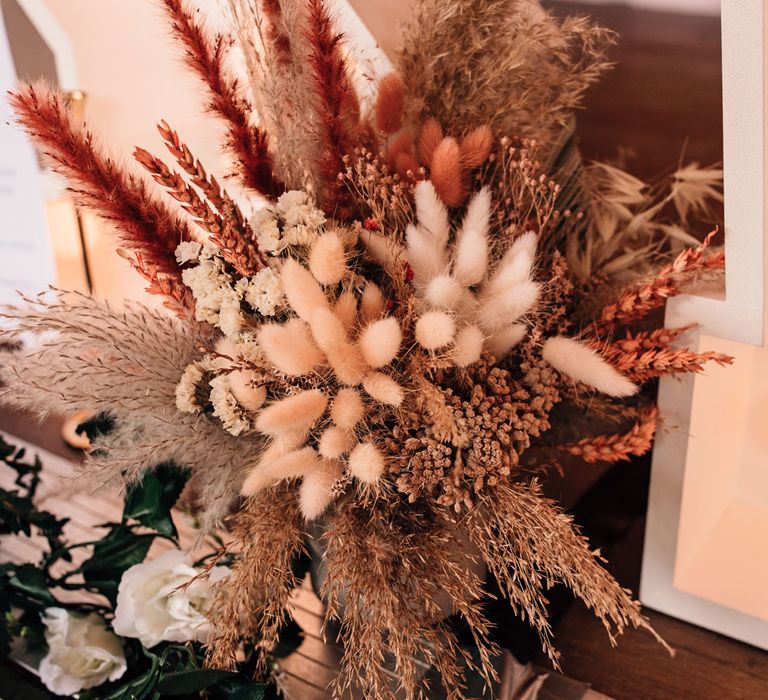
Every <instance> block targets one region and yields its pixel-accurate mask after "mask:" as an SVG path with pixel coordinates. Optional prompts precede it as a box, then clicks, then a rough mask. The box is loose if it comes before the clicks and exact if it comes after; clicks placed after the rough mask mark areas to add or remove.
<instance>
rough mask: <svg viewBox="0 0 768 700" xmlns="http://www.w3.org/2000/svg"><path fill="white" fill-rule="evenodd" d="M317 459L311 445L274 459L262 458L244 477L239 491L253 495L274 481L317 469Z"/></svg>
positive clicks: (244, 494)
mask: <svg viewBox="0 0 768 700" xmlns="http://www.w3.org/2000/svg"><path fill="white" fill-rule="evenodd" d="M265 457H267V455H265ZM319 461H320V460H319V459H318V457H317V452H315V451H314V450H313V449H312V448H311V447H304V448H302V449H300V450H294V451H293V452H288V453H287V454H283V455H281V456H279V457H276V458H274V459H265V458H262V460H261V461H260V462H259V464H258V465H256V466H255V467H254V468H253V469H251V471H250V472H249V474H248V476H247V477H246V478H245V481H244V482H243V485H242V487H241V489H240V493H241V494H242V495H243V496H255V495H256V494H257V493H259V491H261V490H262V489H264V488H266V487H267V486H269V485H270V484H271V483H273V482H275V481H280V480H282V479H295V478H297V477H301V476H304V475H305V474H308V473H310V472H312V471H313V470H315V469H317V467H318V465H319Z"/></svg>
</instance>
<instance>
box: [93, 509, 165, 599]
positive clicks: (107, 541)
mask: <svg viewBox="0 0 768 700" xmlns="http://www.w3.org/2000/svg"><path fill="white" fill-rule="evenodd" d="M155 537H156V535H154V534H137V533H136V532H134V530H133V529H132V528H131V527H129V526H128V525H125V524H120V525H112V526H111V527H110V532H109V534H108V535H107V536H106V537H104V538H103V539H102V540H100V541H98V542H97V543H96V544H95V545H94V547H93V554H92V556H91V558H90V559H88V561H86V562H85V563H83V565H82V566H81V567H80V572H81V573H82V574H83V578H84V579H85V582H86V583H87V584H88V585H89V586H90V587H91V588H95V589H97V590H98V591H99V592H100V593H102V594H103V595H105V596H106V597H107V598H109V599H110V600H111V601H113V602H114V601H115V599H116V597H117V587H118V585H119V583H120V579H121V578H122V576H123V573H124V572H125V571H126V569H129V568H130V567H132V566H133V565H134V564H140V563H141V562H142V561H144V558H145V557H146V556H147V552H148V551H149V548H150V547H151V546H152V542H153V541H154V539H155Z"/></svg>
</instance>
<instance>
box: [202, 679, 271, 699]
mask: <svg viewBox="0 0 768 700" xmlns="http://www.w3.org/2000/svg"><path fill="white" fill-rule="evenodd" d="M267 688H268V686H266V685H264V684H263V683H255V682H254V681H252V680H249V679H248V678H246V677H245V676H243V675H239V676H237V677H235V678H226V679H224V680H221V681H219V682H218V683H216V684H215V685H213V686H211V688H210V690H209V694H210V697H211V700H265V698H266V696H267Z"/></svg>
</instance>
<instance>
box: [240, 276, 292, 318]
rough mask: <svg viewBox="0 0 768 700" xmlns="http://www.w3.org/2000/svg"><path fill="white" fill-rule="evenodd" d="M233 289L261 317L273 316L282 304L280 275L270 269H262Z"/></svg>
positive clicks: (242, 280)
mask: <svg viewBox="0 0 768 700" xmlns="http://www.w3.org/2000/svg"><path fill="white" fill-rule="evenodd" d="M235 289H236V290H237V291H238V292H241V293H242V298H243V299H244V300H245V302H246V303H247V304H248V305H249V306H250V307H251V308H252V309H253V310H254V311H258V312H259V313H260V314H261V315H262V316H274V315H275V313H276V312H277V310H278V309H279V308H280V306H282V304H283V303H284V298H283V290H282V287H281V286H280V275H278V274H277V273H276V272H275V271H274V270H273V269H272V268H271V267H264V268H262V269H261V270H259V271H258V272H257V273H256V274H255V275H254V276H253V277H251V278H250V279H246V278H243V279H241V280H240V281H239V282H238V283H237V284H236V285H235Z"/></svg>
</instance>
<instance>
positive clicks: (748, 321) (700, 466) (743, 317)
mask: <svg viewBox="0 0 768 700" xmlns="http://www.w3.org/2000/svg"><path fill="white" fill-rule="evenodd" d="M766 15H768V10H766V8H764V6H763V0H722V3H721V18H722V56H723V129H724V181H725V250H726V284H725V296H724V298H707V297H701V296H692V295H683V296H680V297H677V298H674V299H671V300H670V302H669V304H668V306H667V313H666V322H667V325H668V326H670V327H679V326H684V325H688V324H691V323H698V324H699V326H698V329H697V331H696V334H695V336H694V338H693V340H694V345H696V344H698V346H699V349H701V350H705V349H715V350H720V351H723V352H727V353H729V354H731V355H733V356H734V357H735V364H734V366H733V367H729V368H716V369H713V370H709V371H708V372H707V373H706V374H705V375H703V376H698V375H688V376H686V377H685V378H684V379H682V380H679V379H675V378H664V379H662V381H661V385H660V391H659V407H660V410H661V413H662V415H663V416H664V420H665V426H664V428H663V429H662V430H661V431H660V433H659V435H658V436H657V439H656V445H655V448H654V454H653V463H652V474H651V485H650V495H649V506H648V516H647V524H646V536H645V549H644V554H643V567H642V575H641V583H640V600H641V601H642V602H643V604H644V605H646V606H648V607H650V608H653V609H655V610H659V611H661V612H664V613H667V614H669V615H672V616H674V617H678V618H681V619H684V620H686V621H689V622H692V623H694V624H697V625H699V626H702V627H706V628H708V629H711V630H714V631H717V632H720V633H722V634H726V635H728V636H731V637H734V638H736V639H740V640H742V641H745V642H748V643H750V644H753V645H755V646H759V647H762V648H764V649H768V596H765V586H766V581H768V548H767V547H765V539H764V537H766V536H768V444H766V442H765V440H764V439H763V438H762V435H763V434H766V433H768V430H766V429H765V428H762V427H761V422H760V419H761V416H762V413H761V411H762V407H761V406H760V404H759V401H758V403H756V400H760V399H761V398H762V397H764V396H768V384H767V383H768V349H766V347H765V345H766V343H765V330H766V323H765V322H766V309H767V305H766V300H767V299H768V296H767V294H766V270H768V259H767V258H766V231H768V229H767V228H766V223H767V221H768V217H767V215H766V201H765V200H766V195H765V185H766V169H767V165H766V162H767V161H766V140H765V119H766V113H767V112H766V75H765V73H766V37H768V33H766V21H767V20H768V17H767V16H766ZM765 408H766V418H767V419H768V405H767V406H766V407H765Z"/></svg>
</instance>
